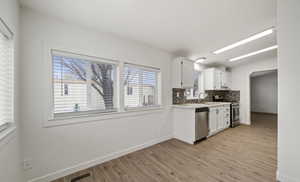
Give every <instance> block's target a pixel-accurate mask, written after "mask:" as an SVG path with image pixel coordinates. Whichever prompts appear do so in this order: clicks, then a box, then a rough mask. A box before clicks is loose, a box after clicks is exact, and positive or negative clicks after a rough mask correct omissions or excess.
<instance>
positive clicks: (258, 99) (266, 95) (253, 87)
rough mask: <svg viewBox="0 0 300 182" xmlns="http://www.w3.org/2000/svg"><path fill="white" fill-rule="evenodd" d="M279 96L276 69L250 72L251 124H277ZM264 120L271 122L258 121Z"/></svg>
mask: <svg viewBox="0 0 300 182" xmlns="http://www.w3.org/2000/svg"><path fill="white" fill-rule="evenodd" d="M277 98H278V74H277V70H276V69H273V70H264V71H257V72H253V73H251V74H250V121H251V125H253V124H263V125H268V124H270V126H268V127H272V126H271V125H276V126H277V111H278V99H277ZM263 118H265V119H263ZM262 120H263V121H265V120H268V121H270V122H264V123H257V122H260V121H262ZM271 121H272V122H271ZM254 122H255V123H254ZM266 127H267V126H266ZM273 127H275V126H273Z"/></svg>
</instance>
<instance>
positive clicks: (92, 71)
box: [51, 50, 117, 116]
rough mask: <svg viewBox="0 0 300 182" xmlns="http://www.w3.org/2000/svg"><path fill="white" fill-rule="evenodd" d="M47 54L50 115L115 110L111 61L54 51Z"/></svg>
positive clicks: (113, 70)
mask: <svg viewBox="0 0 300 182" xmlns="http://www.w3.org/2000/svg"><path fill="white" fill-rule="evenodd" d="M51 55H52V87H53V108H52V109H53V114H54V116H56V115H57V116H60V115H65V114H72V115H74V114H82V113H86V112H89V113H90V112H94V113H100V112H113V111H116V110H117V104H116V103H117V102H116V93H117V92H116V90H117V89H116V80H117V79H116V77H117V76H116V68H117V64H116V63H115V62H114V61H110V60H106V59H102V58H95V57H90V56H83V55H77V54H74V53H67V52H63V51H57V50H52V51H51Z"/></svg>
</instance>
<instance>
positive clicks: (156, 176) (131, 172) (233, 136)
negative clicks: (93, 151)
mask: <svg viewBox="0 0 300 182" xmlns="http://www.w3.org/2000/svg"><path fill="white" fill-rule="evenodd" d="M276 148H277V116H276V115H265V114H252V125H251V126H239V127H236V128H230V129H227V130H225V131H224V132H221V133H219V134H217V135H216V136H213V137H210V138H209V139H207V140H205V141H202V142H200V143H198V144H196V145H189V144H185V143H183V142H180V141H178V140H175V139H172V140H169V141H166V142H163V143H160V144H157V145H154V146H152V147H150V148H147V149H143V150H140V151H137V152H134V153H131V154H129V155H126V156H123V157H120V158H118V159H115V160H112V161H109V162H106V163H104V164H101V165H98V166H95V167H93V168H90V169H87V170H85V171H81V172H79V173H75V174H73V175H70V176H67V177H65V178H62V179H59V180H56V181H55V182H70V179H71V178H72V177H74V176H78V175H79V174H84V173H85V172H86V171H89V172H90V173H91V174H92V176H91V177H88V178H85V179H83V180H80V181H79V182H269V181H270V182H271V181H272V182H275V181H276V180H275V174H276V163H277V158H276V156H277V154H276V151H277V150H276Z"/></svg>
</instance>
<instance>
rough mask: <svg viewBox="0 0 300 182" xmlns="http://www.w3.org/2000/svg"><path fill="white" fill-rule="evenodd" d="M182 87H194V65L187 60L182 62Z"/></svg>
mask: <svg viewBox="0 0 300 182" xmlns="http://www.w3.org/2000/svg"><path fill="white" fill-rule="evenodd" d="M182 87H185V88H191V87H194V63H193V62H191V61H188V60H183V62H182Z"/></svg>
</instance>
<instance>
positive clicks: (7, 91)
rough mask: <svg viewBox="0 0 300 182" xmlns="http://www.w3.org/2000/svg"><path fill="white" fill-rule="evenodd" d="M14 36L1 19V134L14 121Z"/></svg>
mask: <svg viewBox="0 0 300 182" xmlns="http://www.w3.org/2000/svg"><path fill="white" fill-rule="evenodd" d="M13 67H14V58H13V34H12V32H11V31H10V30H9V29H8V27H7V26H6V24H5V23H4V21H3V20H2V19H1V18H0V132H1V131H3V130H4V129H6V128H7V127H8V126H9V124H10V123H12V122H13V120H14V112H13V111H14V109H13V100H14V99H13V98H14V75H13V74H14V73H13Z"/></svg>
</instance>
